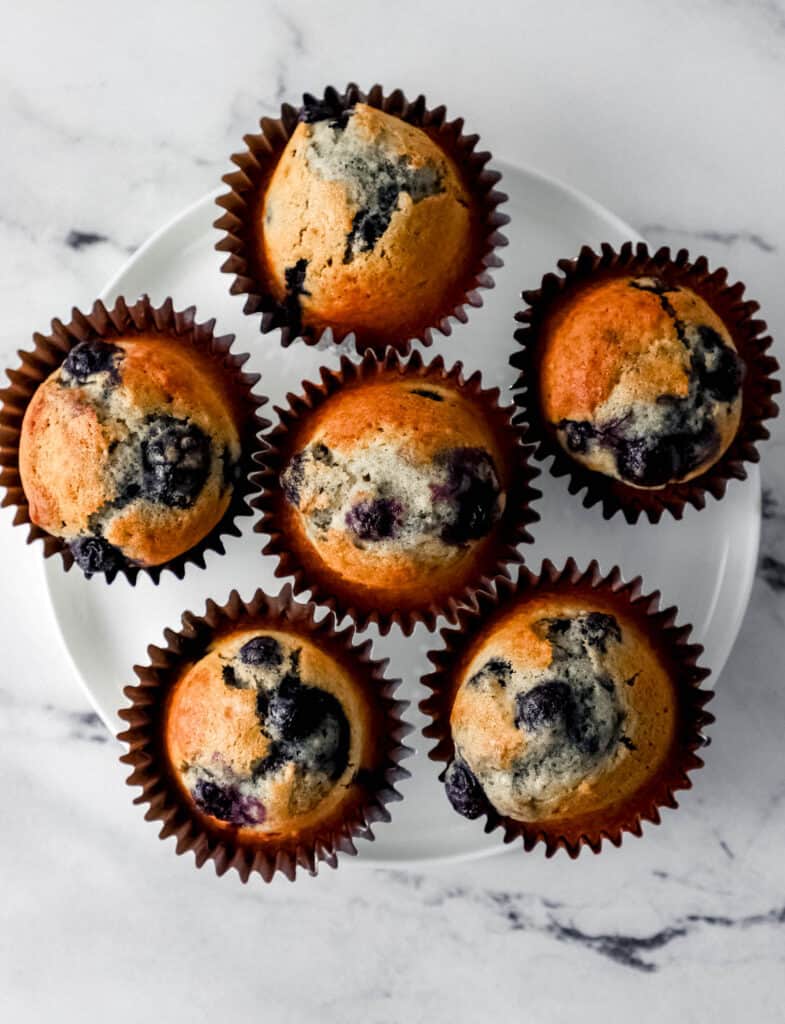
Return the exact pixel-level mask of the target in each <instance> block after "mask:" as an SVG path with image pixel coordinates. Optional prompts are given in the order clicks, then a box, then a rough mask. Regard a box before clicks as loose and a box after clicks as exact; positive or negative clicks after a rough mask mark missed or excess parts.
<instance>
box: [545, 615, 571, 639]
mask: <svg viewBox="0 0 785 1024" xmlns="http://www.w3.org/2000/svg"><path fill="white" fill-rule="evenodd" d="M541 622H544V623H545V625H546V630H545V635H546V637H547V638H548V639H549V640H558V638H559V637H560V636H564V634H565V633H569V631H570V628H571V627H572V619H542V620H541Z"/></svg>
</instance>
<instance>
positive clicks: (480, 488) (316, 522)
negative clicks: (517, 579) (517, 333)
mask: <svg viewBox="0 0 785 1024" xmlns="http://www.w3.org/2000/svg"><path fill="white" fill-rule="evenodd" d="M497 429H498V428H496V427H494V426H493V425H492V423H491V422H490V419H489V418H488V417H487V416H485V415H484V414H483V410H482V408H481V406H480V403H479V402H478V401H477V400H476V396H473V395H470V394H465V393H463V392H462V390H461V388H460V387H459V386H458V385H457V384H456V383H455V382H454V381H451V380H439V381H437V380H432V379H423V377H422V376H419V375H415V374H412V375H406V374H404V375H400V374H399V373H395V374H389V375H388V374H382V375H380V376H378V377H375V378H370V379H365V380H359V381H355V382H352V383H350V384H346V383H345V384H344V386H343V387H342V388H341V389H340V390H339V391H337V392H336V393H335V394H333V395H331V396H330V397H329V398H328V399H327V400H326V401H325V402H324V404H323V405H321V406H320V407H319V408H318V409H316V410H315V411H314V412H313V413H312V414H310V415H306V416H304V417H303V418H302V420H301V421H300V422H299V424H298V426H297V429H296V431H295V433H294V435H293V437H292V438H291V440H290V441H289V442H288V444H287V450H286V455H285V457H284V468H283V472H282V473H281V476H280V486H281V488H282V492H283V496H284V500H283V501H282V502H281V505H280V518H281V522H280V525H279V532H280V534H281V535H282V536H283V537H285V538H286V545H287V547H288V548H289V549H291V550H294V551H296V552H298V554H299V555H300V557H301V559H302V561H303V562H304V564H305V565H306V570H307V576H309V577H310V576H314V577H315V578H317V579H318V580H319V582H320V583H321V585H322V587H323V588H325V589H326V591H327V592H328V593H335V592H336V588H340V591H341V592H342V593H343V594H344V595H345V596H346V595H348V598H349V600H351V599H352V598H353V599H354V600H356V601H361V602H363V603H364V604H368V605H370V606H372V607H375V608H377V609H378V610H379V611H380V612H383V613H384V612H388V613H389V612H391V611H393V610H396V609H409V608H417V607H421V606H423V605H425V604H428V603H429V602H430V601H432V600H441V599H442V598H443V597H444V596H445V595H449V594H451V593H454V592H455V591H456V589H460V587H461V586H462V585H465V584H466V582H467V580H469V579H471V578H472V575H473V574H475V573H476V571H477V567H478V565H480V564H482V563H481V560H482V558H483V556H484V555H485V553H486V551H488V550H489V545H492V544H493V543H494V541H495V534H496V529H495V528H496V526H497V524H498V523H499V521H500V519H501V517H502V516H503V514H504V511H505V507H506V502H507V493H508V489H509V486H510V480H509V474H510V466H509V465H508V458H509V455H508V452H507V451H506V450H503V448H502V442H501V441H500V438H499V437H498V435H497V433H496V430H497Z"/></svg>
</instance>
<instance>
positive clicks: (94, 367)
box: [62, 339, 122, 384]
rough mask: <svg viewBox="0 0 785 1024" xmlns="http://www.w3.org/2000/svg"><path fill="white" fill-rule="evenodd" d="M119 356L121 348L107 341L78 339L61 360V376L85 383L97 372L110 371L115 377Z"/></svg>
mask: <svg viewBox="0 0 785 1024" xmlns="http://www.w3.org/2000/svg"><path fill="white" fill-rule="evenodd" d="M121 356H122V350H121V349H120V348H118V347H117V345H112V344H111V343H109V342H106V341H101V340H99V339H95V340H94V341H80V342H79V344H78V345H74V347H73V348H72V349H71V351H70V352H69V353H68V355H67V356H66V357H65V359H64V361H63V367H62V375H63V378H64V379H65V380H66V381H67V382H69V383H70V382H71V381H74V382H75V383H76V384H86V383H87V381H88V379H89V378H90V377H92V376H94V375H95V374H97V373H110V374H112V376H113V377H114V378H115V379H116V376H117V364H118V362H119V361H120V357H121Z"/></svg>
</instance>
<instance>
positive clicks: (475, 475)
mask: <svg viewBox="0 0 785 1024" xmlns="http://www.w3.org/2000/svg"><path fill="white" fill-rule="evenodd" d="M445 461H446V462H447V482H446V484H445V486H444V487H443V488H440V489H439V492H438V494H437V497H444V498H448V499H449V500H451V501H452V503H453V506H454V508H455V515H454V518H453V520H452V522H449V523H447V524H446V525H445V526H444V527H443V528H442V532H441V537H442V540H443V541H445V542H446V543H447V544H465V543H467V542H468V541H470V540H478V539H479V538H480V537H484V536H485V535H486V534H487V533H488V532H489V531H490V529H491V527H492V526H493V524H494V522H495V521H496V519H497V517H498V511H499V492H500V486H499V479H498V477H497V475H496V467H495V465H494V463H493V459H492V458H491V456H490V455H489V454H488V452H486V451H484V450H483V449H482V448H454V449H452V450H451V451H450V452H449V453H448V454H447V455H446V457H445Z"/></svg>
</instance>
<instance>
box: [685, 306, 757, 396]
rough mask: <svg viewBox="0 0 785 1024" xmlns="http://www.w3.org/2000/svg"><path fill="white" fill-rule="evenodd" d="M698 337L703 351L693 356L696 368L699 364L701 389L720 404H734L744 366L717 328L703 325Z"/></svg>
mask: <svg viewBox="0 0 785 1024" xmlns="http://www.w3.org/2000/svg"><path fill="white" fill-rule="evenodd" d="M698 336H699V338H700V346H701V348H702V350H703V351H702V352H700V353H697V352H696V353H694V354H693V364H696V363H697V364H698V376H699V378H700V384H701V387H703V388H704V390H706V391H708V392H709V394H710V395H712V397H713V398H715V399H716V400H717V401H718V402H733V401H734V400H735V399H736V398H737V396H738V394H739V391H740V389H741V384H742V381H743V380H744V371H745V369H746V367H745V365H744V362H743V361H742V359H741V358H740V357H739V355H738V353H736V352H735V351H734V350H733V349H732V348H730V346H729V345H726V344H725V343H724V342H723V340H722V338H721V337H720V336H719V334H718V333H717V332H716V331H715V330H714V329H713V328H711V327H707V326H705V325H703V324H702V325H701V326H700V327H699V328H698ZM707 353H708V354H709V355H710V356H711V368H709V367H708V366H707V365H706V363H707V360H706V354H707Z"/></svg>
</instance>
